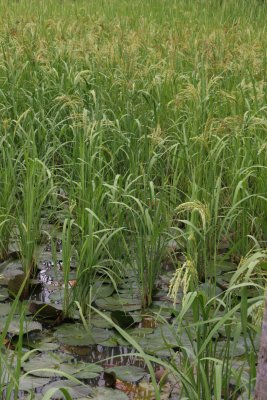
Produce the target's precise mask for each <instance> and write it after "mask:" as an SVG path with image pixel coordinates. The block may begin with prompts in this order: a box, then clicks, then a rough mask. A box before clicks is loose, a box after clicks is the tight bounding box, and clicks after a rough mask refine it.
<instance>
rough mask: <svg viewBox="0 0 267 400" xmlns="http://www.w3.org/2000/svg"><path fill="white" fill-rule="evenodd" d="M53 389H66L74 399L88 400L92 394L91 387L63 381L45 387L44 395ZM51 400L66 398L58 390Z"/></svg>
mask: <svg viewBox="0 0 267 400" xmlns="http://www.w3.org/2000/svg"><path fill="white" fill-rule="evenodd" d="M53 388H59V389H60V388H66V389H67V390H68V393H69V395H70V397H71V398H72V399H79V398H81V397H87V398H88V396H90V395H91V394H92V388H90V387H89V386H85V385H79V384H77V383H75V382H72V381H67V380H61V381H55V382H51V383H49V384H48V385H46V386H44V387H43V389H42V394H43V395H44V394H45V393H46V392H48V390H50V389H53ZM51 399H53V400H61V399H62V400H63V399H65V396H64V394H63V393H62V392H61V391H60V390H58V391H57V392H56V393H55V394H53V396H52V397H51ZM110 399H111V398H110ZM105 400H106V399H105Z"/></svg>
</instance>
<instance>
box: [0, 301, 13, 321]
mask: <svg viewBox="0 0 267 400" xmlns="http://www.w3.org/2000/svg"><path fill="white" fill-rule="evenodd" d="M10 311H11V304H10V303H1V304H0V318H1V317H5V316H6V315H8V314H9V313H10Z"/></svg>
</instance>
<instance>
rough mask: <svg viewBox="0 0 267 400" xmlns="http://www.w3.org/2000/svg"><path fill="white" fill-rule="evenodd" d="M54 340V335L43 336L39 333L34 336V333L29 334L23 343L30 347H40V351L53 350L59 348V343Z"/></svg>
mask: <svg viewBox="0 0 267 400" xmlns="http://www.w3.org/2000/svg"><path fill="white" fill-rule="evenodd" d="M53 340H54V337H53V336H42V335H41V334H39V335H35V336H34V337H32V335H27V336H26V337H25V339H24V341H23V343H24V345H25V346H27V347H29V348H30V349H38V350H39V351H52V350H57V349H58V348H59V344H58V343H54V342H53Z"/></svg>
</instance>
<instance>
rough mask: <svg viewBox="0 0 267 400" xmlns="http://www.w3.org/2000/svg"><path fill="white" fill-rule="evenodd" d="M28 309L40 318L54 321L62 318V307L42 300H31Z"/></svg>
mask: <svg viewBox="0 0 267 400" xmlns="http://www.w3.org/2000/svg"><path fill="white" fill-rule="evenodd" d="M29 310H30V312H31V313H32V314H34V317H35V318H37V319H40V320H51V321H56V320H59V319H62V318H63V311H62V307H61V306H60V305H58V304H53V305H52V304H46V303H43V302H42V301H31V302H30V304H29Z"/></svg>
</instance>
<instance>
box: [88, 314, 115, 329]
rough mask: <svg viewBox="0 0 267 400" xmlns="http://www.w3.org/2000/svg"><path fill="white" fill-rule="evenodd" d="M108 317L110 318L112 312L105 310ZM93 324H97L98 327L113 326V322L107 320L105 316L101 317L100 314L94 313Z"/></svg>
mask: <svg viewBox="0 0 267 400" xmlns="http://www.w3.org/2000/svg"><path fill="white" fill-rule="evenodd" d="M103 314H105V315H106V316H107V317H109V318H110V312H105V313H103ZM90 321H91V324H92V325H93V326H95V327H96V328H112V327H113V326H112V324H111V323H109V322H108V321H106V320H105V319H104V318H103V317H101V316H100V315H99V314H92V316H91V319H90Z"/></svg>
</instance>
